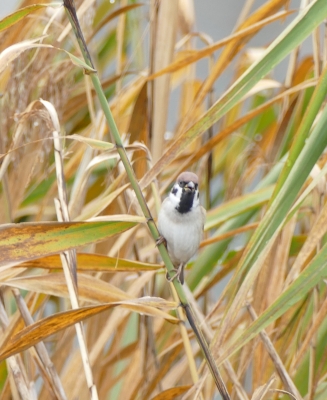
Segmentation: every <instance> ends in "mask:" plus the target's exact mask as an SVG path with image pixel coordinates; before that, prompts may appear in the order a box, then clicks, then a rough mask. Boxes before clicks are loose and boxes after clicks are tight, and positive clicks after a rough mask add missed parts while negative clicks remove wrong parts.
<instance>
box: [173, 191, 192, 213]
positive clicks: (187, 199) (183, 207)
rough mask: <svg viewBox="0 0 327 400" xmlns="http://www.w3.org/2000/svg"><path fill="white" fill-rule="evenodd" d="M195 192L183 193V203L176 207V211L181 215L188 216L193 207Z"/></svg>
mask: <svg viewBox="0 0 327 400" xmlns="http://www.w3.org/2000/svg"><path fill="white" fill-rule="evenodd" d="M194 195H195V192H190V191H184V190H183V192H182V197H181V201H180V202H179V205H178V206H177V207H176V210H177V211H178V212H180V213H181V214H186V213H188V212H190V211H191V209H192V205H193V199H194Z"/></svg>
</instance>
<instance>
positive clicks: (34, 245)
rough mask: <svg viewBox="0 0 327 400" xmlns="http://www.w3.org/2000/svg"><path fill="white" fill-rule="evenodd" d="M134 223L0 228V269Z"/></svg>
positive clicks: (78, 223)
mask: <svg viewBox="0 0 327 400" xmlns="http://www.w3.org/2000/svg"><path fill="white" fill-rule="evenodd" d="M135 225H136V223H135V222H121V221H117V222H116V221H115V222H113V221H110V222H102V221H100V222H39V223H22V224H8V225H3V226H2V227H1V228H0V248H1V252H0V266H2V265H6V264H11V265H14V264H15V263H18V262H21V261H26V260H31V259H34V258H38V257H44V256H46V255H50V254H55V253H59V252H61V251H65V250H69V249H73V248H75V247H79V246H85V245H87V244H90V243H96V242H98V241H101V240H104V239H107V238H108V237H110V236H112V235H115V234H117V233H120V232H124V231H126V230H127V229H129V228H132V227H133V226H135Z"/></svg>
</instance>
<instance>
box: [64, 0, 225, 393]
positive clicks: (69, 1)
mask: <svg viewBox="0 0 327 400" xmlns="http://www.w3.org/2000/svg"><path fill="white" fill-rule="evenodd" d="M64 6H65V9H66V11H67V15H68V18H69V20H70V23H71V24H72V27H73V30H74V33H75V35H76V38H77V40H78V44H79V46H80V49H81V51H82V54H83V57H84V60H85V62H86V64H87V65H88V66H89V67H91V68H92V69H94V72H91V73H90V72H89V71H86V73H90V75H91V79H92V83H93V86H94V89H95V91H96V93H97V96H98V99H99V101H100V104H101V107H102V110H103V112H104V114H105V117H106V119H107V122H108V126H109V129H110V132H111V134H112V137H113V139H114V141H115V144H116V148H117V151H118V153H119V155H120V158H121V160H122V163H123V165H124V167H125V170H126V173H127V176H128V178H129V180H130V183H131V185H132V188H133V190H134V192H135V195H136V198H137V200H138V202H139V204H140V207H141V209H142V212H143V214H144V216H145V218H146V219H147V224H148V227H149V229H150V232H151V235H152V237H153V239H154V240H155V241H156V240H157V239H158V238H159V236H160V234H159V232H158V229H157V227H156V224H155V223H154V221H153V218H152V215H151V212H150V210H149V208H148V205H147V203H146V201H145V198H144V196H143V193H142V190H141V188H140V186H139V184H138V181H137V179H136V176H135V173H134V170H133V168H132V166H131V163H130V161H129V159H128V157H127V153H126V150H125V148H124V145H123V143H122V140H121V137H120V134H119V131H118V128H117V125H116V123H115V121H114V119H113V116H112V114H111V111H110V108H109V105H108V101H107V99H106V96H105V94H104V92H103V89H102V86H101V82H100V79H99V76H98V74H97V72H96V70H95V68H94V66H93V62H92V59H91V56H90V53H89V51H88V49H87V46H86V43H85V40H84V37H83V33H82V30H81V28H80V24H79V22H78V18H77V15H76V9H75V5H74V1H73V0H64ZM158 249H159V252H160V255H161V257H162V259H163V261H164V263H165V266H166V268H167V271H168V274H169V275H170V276H171V277H173V276H174V275H175V270H174V266H173V264H172V262H171V260H170V258H169V255H168V253H167V250H166V247H165V246H164V244H160V245H159V246H158ZM173 284H174V287H175V289H176V292H177V294H178V297H179V300H180V302H181V306H182V307H183V308H184V310H185V313H186V316H187V319H188V321H189V323H190V325H191V327H192V329H193V331H194V333H195V336H196V338H197V340H198V343H199V345H200V348H201V349H202V352H203V354H204V357H205V359H206V360H207V363H208V367H209V369H210V371H211V374H212V376H213V379H214V381H215V383H216V386H217V388H218V390H219V392H220V394H221V396H222V398H223V400H229V399H230V397H229V394H228V392H227V389H226V387H225V384H224V382H223V380H222V378H221V376H220V373H219V371H218V368H217V365H216V363H215V360H214V358H213V356H212V353H211V352H210V350H209V346H208V344H207V342H206V340H205V337H204V335H203V333H202V331H201V329H200V325H199V323H198V321H197V319H196V316H195V314H194V312H193V310H192V308H191V306H190V304H189V303H188V300H187V297H186V294H185V292H184V289H183V286H182V285H181V284H180V282H178V280H177V279H174V280H173Z"/></svg>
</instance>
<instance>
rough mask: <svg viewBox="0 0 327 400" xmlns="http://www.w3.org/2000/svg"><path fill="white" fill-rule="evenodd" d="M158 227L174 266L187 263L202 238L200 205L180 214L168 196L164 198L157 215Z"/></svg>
mask: <svg viewBox="0 0 327 400" xmlns="http://www.w3.org/2000/svg"><path fill="white" fill-rule="evenodd" d="M158 229H159V232H160V234H161V235H162V236H163V237H164V238H165V239H166V241H167V249H168V253H169V256H170V258H171V261H172V263H173V264H174V266H175V267H176V266H178V265H179V264H181V263H187V262H188V261H189V259H190V258H192V257H193V256H194V254H195V253H196V251H197V250H198V248H199V245H200V241H201V239H202V231H203V216H202V210H201V207H200V206H198V207H196V208H194V209H192V210H191V211H190V212H188V213H185V214H181V213H179V212H178V211H177V210H176V208H175V205H174V204H173V203H172V202H171V201H170V199H169V198H167V199H165V201H164V202H163V203H162V207H161V210H160V213H159V217H158Z"/></svg>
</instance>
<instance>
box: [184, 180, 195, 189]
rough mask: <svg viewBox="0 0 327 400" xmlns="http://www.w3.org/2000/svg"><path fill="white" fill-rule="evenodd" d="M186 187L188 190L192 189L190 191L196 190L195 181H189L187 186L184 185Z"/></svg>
mask: <svg viewBox="0 0 327 400" xmlns="http://www.w3.org/2000/svg"><path fill="white" fill-rule="evenodd" d="M184 189H185V190H186V191H187V192H188V191H190V192H192V191H194V189H195V185H194V183H193V182H192V181H191V182H188V183H187V184H186V185H185V186H184Z"/></svg>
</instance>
